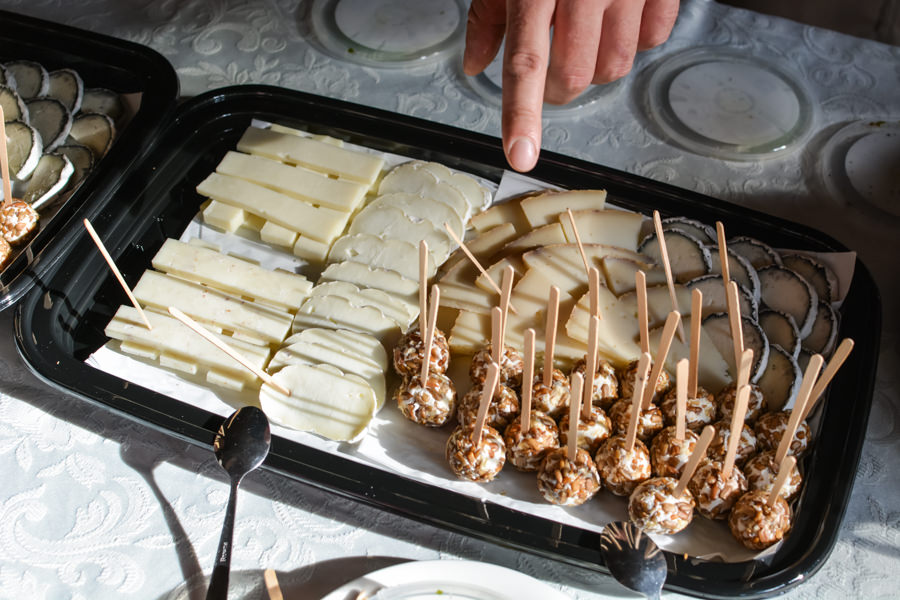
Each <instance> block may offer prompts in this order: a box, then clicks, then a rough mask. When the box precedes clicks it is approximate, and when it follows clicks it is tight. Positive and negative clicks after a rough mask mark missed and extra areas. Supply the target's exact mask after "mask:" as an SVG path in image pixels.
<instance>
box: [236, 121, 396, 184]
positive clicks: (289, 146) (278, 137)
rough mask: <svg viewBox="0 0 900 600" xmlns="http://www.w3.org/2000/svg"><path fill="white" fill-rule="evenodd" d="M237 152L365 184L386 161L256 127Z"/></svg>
mask: <svg viewBox="0 0 900 600" xmlns="http://www.w3.org/2000/svg"><path fill="white" fill-rule="evenodd" d="M237 149H238V150H240V151H241V152H246V153H248V154H258V155H260V156H265V157H267V158H271V159H275V160H280V161H282V162H286V163H290V164H294V165H302V166H304V167H307V168H309V169H312V170H314V171H320V172H322V173H326V174H328V175H337V176H338V177H340V178H343V179H349V180H351V181H356V182H359V183H364V184H366V185H372V184H373V183H375V180H376V179H377V178H378V174H379V173H381V168H382V167H383V166H384V159H382V158H381V157H379V156H375V155H373V154H365V153H362V152H356V151H354V150H349V149H346V148H339V147H337V146H335V145H333V144H329V143H326V142H322V141H319V140H315V139H312V138H307V137H300V136H297V135H291V134H289V133H279V132H277V131H271V130H269V129H260V128H257V127H248V128H247V131H245V132H244V135H243V136H241V139H240V141H238V144H237Z"/></svg>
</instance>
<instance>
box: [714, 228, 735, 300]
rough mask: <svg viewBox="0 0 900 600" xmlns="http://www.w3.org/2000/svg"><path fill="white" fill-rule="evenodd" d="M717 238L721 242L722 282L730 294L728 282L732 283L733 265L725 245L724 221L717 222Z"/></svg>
mask: <svg viewBox="0 0 900 600" xmlns="http://www.w3.org/2000/svg"><path fill="white" fill-rule="evenodd" d="M716 238H717V239H718V241H719V263H720V264H721V265H722V281H723V282H725V287H726V289H725V292H726V293H727V292H728V289H727V288H728V282H729V281H731V265H730V264H729V263H728V245H727V244H726V243H725V226H724V225H722V221H716Z"/></svg>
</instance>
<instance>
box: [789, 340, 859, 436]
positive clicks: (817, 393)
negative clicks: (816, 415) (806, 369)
mask: <svg viewBox="0 0 900 600" xmlns="http://www.w3.org/2000/svg"><path fill="white" fill-rule="evenodd" d="M851 350H853V340H851V339H850V338H844V340H843V341H842V342H841V343H840V345H839V346H838V347H837V350H835V351H834V354H833V355H832V357H831V360H830V361H828V365H827V366H826V367H825V369H824V370H823V371H822V376H821V377H819V381H818V382H817V383H816V385H815V387H814V388H813V390H812V393H811V394H810V396H809V401H807V403H806V407H805V408H804V409H803V417H802V419H801V420H804V421H805V420H806V418H807V417H808V416H809V413H811V412H812V409H813V407H815V405H816V402H818V401H819V398H821V397H822V394H824V393H825V388H827V387H828V384H829V383H831V380H832V379H834V376H835V374H837V372H838V369H840V368H841V365H843V364H844V361H845V360H847V357H848V356H850V351H851Z"/></svg>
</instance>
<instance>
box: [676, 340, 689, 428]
mask: <svg viewBox="0 0 900 600" xmlns="http://www.w3.org/2000/svg"><path fill="white" fill-rule="evenodd" d="M689 370H690V361H689V360H688V359H686V358H682V359H681V360H679V361H678V364H677V365H675V439H676V440H678V441H679V442H680V441H683V440H684V430H685V425H686V421H687V394H688V371H689Z"/></svg>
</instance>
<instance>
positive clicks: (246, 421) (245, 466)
mask: <svg viewBox="0 0 900 600" xmlns="http://www.w3.org/2000/svg"><path fill="white" fill-rule="evenodd" d="M271 444H272V434H271V432H270V431H269V420H268V419H267V418H266V415H265V413H263V411H262V410H260V409H258V408H256V407H255V406H243V407H241V408H239V409H238V410H236V411H235V412H234V413H232V415H231V416H230V417H228V418H227V419H225V421H224V422H223V423H222V426H221V427H219V431H218V433H216V437H215V440H213V450H214V451H215V453H216V459H217V460H218V461H219V464H220V465H222V468H223V469H225V472H226V473H228V477H229V478H230V480H231V493H230V494H229V496H228V507H227V508H226V509H225V523H224V524H223V525H222V536H221V537H220V538H219V546H218V550H217V551H216V562H215V566H214V567H213V572H212V577H211V579H210V582H209V589H208V590H207V592H206V598H207V600H213V599H225V598H227V597H228V572H229V569H230V567H231V542H232V539H233V537H234V513H235V507H236V505H237V490H238V486H239V485H240V483H241V480H243V479H244V477H245V476H246V475H247V473H250V472H251V471H253V470H254V469H256V468H257V467H259V465H261V464H262V463H263V461H264V460H265V458H266V456H267V455H268V454H269V447H270V446H271Z"/></svg>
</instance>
